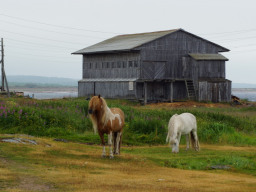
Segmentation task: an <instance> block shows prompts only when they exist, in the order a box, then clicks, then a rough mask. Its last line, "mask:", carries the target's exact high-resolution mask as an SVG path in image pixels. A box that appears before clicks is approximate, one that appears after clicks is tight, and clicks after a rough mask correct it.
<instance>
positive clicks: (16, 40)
mask: <svg viewBox="0 0 256 192" xmlns="http://www.w3.org/2000/svg"><path fill="white" fill-rule="evenodd" d="M5 39H7V40H11V41H15V42H21V43H28V44H33V45H41V46H47V47H49V46H50V47H58V48H62V49H74V50H75V49H77V48H71V47H62V46H58V45H49V44H42V43H34V42H29V41H21V40H18V39H13V38H5Z"/></svg>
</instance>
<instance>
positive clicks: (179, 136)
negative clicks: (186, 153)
mask: <svg viewBox="0 0 256 192" xmlns="http://www.w3.org/2000/svg"><path fill="white" fill-rule="evenodd" d="M180 138H181V133H180V132H179V133H178V138H177V140H178V143H177V150H176V152H177V153H178V152H179V146H180Z"/></svg>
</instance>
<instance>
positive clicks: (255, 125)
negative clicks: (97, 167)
mask: <svg viewBox="0 0 256 192" xmlns="http://www.w3.org/2000/svg"><path fill="white" fill-rule="evenodd" d="M107 103H108V105H109V107H120V108H121V109H122V110H123V111H124V113H125V121H126V125H125V128H124V134H123V142H124V143H126V144H128V145H141V144H164V143H165V138H166V134H167V125H168V121H169V119H170V117H171V116H172V115H174V114H175V113H177V114H180V113H183V112H190V113H193V114H194V115H195V116H196V117H197V122H198V136H199V140H200V142H204V143H229V144H238V145H256V139H255V138H256V137H255V133H256V120H255V118H253V117H248V116H246V115H244V114H245V113H248V111H249V112H250V113H254V112H255V111H256V110H255V107H248V108H234V109H230V107H229V106H227V109H221V110H220V109H218V108H212V109H208V108H180V109H150V108H147V107H141V106H139V105H138V104H137V103H134V102H130V101H125V100H107ZM87 109H88V101H87V100H85V99H83V98H76V99H74V98H73V99H58V100H33V99H24V98H10V99H4V98H2V99H0V133H25V134H30V135H35V136H48V137H62V138H67V139H71V140H76V141H82V142H93V143H95V142H96V143H97V142H99V139H98V136H97V135H93V133H92V125H91V122H90V120H89V119H88V115H87ZM234 114H235V115H234Z"/></svg>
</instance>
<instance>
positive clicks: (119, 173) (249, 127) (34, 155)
mask: <svg viewBox="0 0 256 192" xmlns="http://www.w3.org/2000/svg"><path fill="white" fill-rule="evenodd" d="M107 102H108V105H109V106H110V107H120V108H122V110H123V111H124V112H125V116H126V125H125V128H124V133H123V147H122V149H121V155H120V156H118V157H116V158H115V159H108V158H101V156H100V155H101V150H102V149H101V146H100V145H99V144H100V141H99V136H98V135H94V134H93V130H92V126H91V122H90V120H89V119H88V117H87V108H88V101H87V100H85V99H83V98H78V99H58V100H33V99H24V98H11V99H6V98H0V191H8V192H9V191H14V192H16V191H256V118H255V117H256V106H255V103H249V104H247V105H241V106H232V105H230V104H225V103H224V104H213V103H197V102H180V103H164V104H152V105H147V106H140V105H139V104H138V103H134V102H130V101H125V100H107ZM182 112H191V113H193V114H195V116H196V117H197V122H198V135H199V140H200V144H201V149H202V150H201V151H200V152H195V151H194V150H189V151H185V146H184V145H182V146H181V147H180V153H179V154H172V153H171V149H170V148H169V147H168V146H167V145H166V144H165V138H166V133H167V123H168V121H169V118H170V117H171V116H172V115H173V114H175V113H178V114H179V113H182ZM20 134H27V135H32V136H33V137H31V136H27V135H20ZM10 137H23V138H30V139H32V140H36V141H37V142H38V143H39V144H38V145H28V144H26V145H24V144H12V143H4V142H1V140H2V139H3V138H10ZM54 138H58V139H66V140H68V141H69V142H68V143H64V142H57V141H54ZM182 143H183V144H184V139H182ZM213 166H228V167H229V169H227V170H215V169H212V167H213Z"/></svg>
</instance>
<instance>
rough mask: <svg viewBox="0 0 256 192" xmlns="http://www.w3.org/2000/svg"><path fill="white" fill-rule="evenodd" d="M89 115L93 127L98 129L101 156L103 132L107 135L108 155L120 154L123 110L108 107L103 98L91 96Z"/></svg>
mask: <svg viewBox="0 0 256 192" xmlns="http://www.w3.org/2000/svg"><path fill="white" fill-rule="evenodd" d="M88 112H89V116H90V119H91V120H92V124H93V129H94V132H95V133H96V132H97V131H98V133H99V136H100V138H101V143H102V145H103V151H102V157H105V156H106V151H105V141H104V134H105V133H106V134H107V135H108V145H109V150H110V151H109V156H110V158H113V157H114V155H113V150H112V148H113V143H112V141H114V154H117V155H118V154H120V145H121V136H122V130H123V126H124V112H123V111H122V110H121V109H119V108H111V109H110V108H109V107H108V106H107V103H106V101H105V99H104V98H102V97H101V96H100V95H99V96H93V97H92V98H91V100H90V102H89V110H88Z"/></svg>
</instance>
